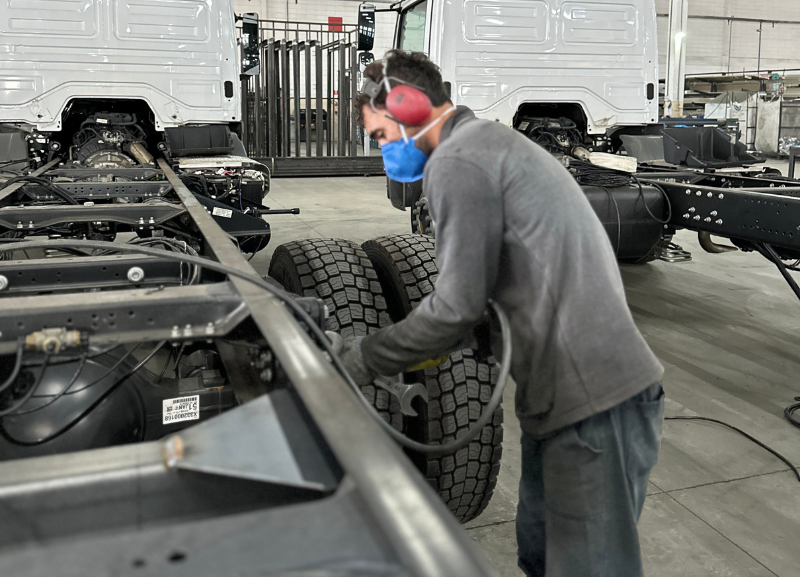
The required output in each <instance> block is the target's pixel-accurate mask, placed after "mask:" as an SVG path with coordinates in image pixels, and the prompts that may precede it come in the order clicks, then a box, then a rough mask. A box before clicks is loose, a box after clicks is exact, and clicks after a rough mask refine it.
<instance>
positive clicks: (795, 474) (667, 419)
mask: <svg viewBox="0 0 800 577" xmlns="http://www.w3.org/2000/svg"><path fill="white" fill-rule="evenodd" d="M796 399H797V400H800V397H796ZM797 406H798V407H800V404H798V405H797ZM664 420H665V421H707V422H709V423H716V424H717V425H722V426H723V427H727V428H729V429H731V430H733V431H736V432H737V433H739V434H740V435H743V436H745V437H747V438H748V439H750V440H751V441H753V442H754V443H755V444H756V445H758V446H759V447H763V448H764V449H766V450H767V451H769V452H770V453H772V454H773V455H775V456H776V457H778V458H779V459H780V460H781V461H783V462H784V463H786V465H788V467H789V468H790V469H791V470H792V472H793V473H794V476H795V477H797V480H798V481H800V471H798V470H797V467H795V466H794V465H793V464H792V462H791V461H790V460H789V459H787V458H786V457H784V456H783V455H781V454H780V453H779V452H778V451H776V450H775V449H773V448H772V447H770V446H768V445H766V444H764V443H762V442H761V441H759V440H758V439H756V438H755V437H753V436H752V435H750V434H749V433H745V432H744V431H743V430H741V429H740V428H738V427H734V426H733V425H729V424H728V423H726V422H724V421H720V420H718V419H711V418H709V417H664ZM799 426H800V425H799Z"/></svg>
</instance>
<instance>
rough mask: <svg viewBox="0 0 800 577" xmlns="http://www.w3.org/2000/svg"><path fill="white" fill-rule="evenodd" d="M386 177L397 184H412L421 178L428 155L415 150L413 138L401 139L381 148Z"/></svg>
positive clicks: (417, 149)
mask: <svg viewBox="0 0 800 577" xmlns="http://www.w3.org/2000/svg"><path fill="white" fill-rule="evenodd" d="M381 153H383V167H384V168H385V169H386V176H388V177H389V178H391V179H392V180H394V181H397V182H414V181H416V180H419V179H420V178H422V174H423V172H424V171H425V163H426V162H428V155H427V154H425V153H424V152H422V151H421V150H420V149H419V148H417V146H416V143H415V140H414V139H413V138H405V139H403V138H401V139H400V140H395V141H394V142H387V143H386V144H384V145H383V146H381Z"/></svg>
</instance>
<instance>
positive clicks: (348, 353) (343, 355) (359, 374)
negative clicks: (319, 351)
mask: <svg viewBox="0 0 800 577" xmlns="http://www.w3.org/2000/svg"><path fill="white" fill-rule="evenodd" d="M363 338H364V337H346V338H345V339H344V344H343V345H342V350H341V352H340V353H339V358H340V359H341V360H342V364H344V368H345V369H347V372H348V373H349V374H350V376H351V377H352V378H353V380H354V381H355V383H356V384H357V385H358V386H359V387H363V386H364V385H369V384H371V383H372V381H374V380H375V377H377V376H378V375H376V374H375V373H373V372H372V371H370V370H369V368H368V367H367V365H366V363H364V357H363V356H362V354H361V339H363Z"/></svg>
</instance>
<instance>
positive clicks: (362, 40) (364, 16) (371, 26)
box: [357, 4, 375, 51]
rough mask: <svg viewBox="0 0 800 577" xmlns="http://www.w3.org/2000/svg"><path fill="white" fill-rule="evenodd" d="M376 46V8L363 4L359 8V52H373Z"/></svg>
mask: <svg viewBox="0 0 800 577" xmlns="http://www.w3.org/2000/svg"><path fill="white" fill-rule="evenodd" d="M374 44H375V6H373V5H372V4H361V5H360V6H359V7H358V47H357V50H366V51H370V50H372V46H373V45H374Z"/></svg>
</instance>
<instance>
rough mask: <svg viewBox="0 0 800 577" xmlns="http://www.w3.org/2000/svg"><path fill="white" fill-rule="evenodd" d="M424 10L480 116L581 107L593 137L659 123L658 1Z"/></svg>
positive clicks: (433, 53)
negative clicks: (528, 107) (547, 106)
mask: <svg viewBox="0 0 800 577" xmlns="http://www.w3.org/2000/svg"><path fill="white" fill-rule="evenodd" d="M414 5H416V10H417V11H418V12H422V9H423V7H422V6H421V5H420V4H419V3H418V0H408V1H407V2H405V3H404V5H403V7H404V8H405V7H409V6H414ZM426 12H427V17H426V19H425V20H426V21H425V37H424V38H425V40H424V50H425V51H426V52H427V53H428V55H429V56H430V58H431V59H432V60H433V61H434V62H436V63H437V64H438V65H439V66H440V67H441V69H442V76H443V78H444V80H445V81H449V82H451V85H452V97H453V101H454V102H455V103H456V104H464V105H466V106H469V107H470V108H472V109H473V110H474V111H475V113H476V114H477V115H478V116H479V117H482V118H487V119H491V120H499V121H500V122H503V123H504V124H509V125H510V124H511V121H512V118H513V117H514V114H515V113H516V111H517V110H518V108H519V107H520V105H522V104H523V103H526V102H532V103H575V104H579V105H580V106H581V107H582V108H583V111H584V113H585V114H586V116H587V120H588V132H589V134H602V133H605V132H606V131H607V130H608V129H609V128H611V127H614V126H631V125H645V124H650V123H654V122H656V121H657V119H658V90H657V89H658V52H657V50H658V47H657V37H656V8H655V2H654V0H427V10H426ZM400 18H401V20H400V21H399V26H398V43H399V45H398V47H400V48H404V46H403V33H402V28H403V21H402V18H403V16H402V15H401V17H400ZM420 18H421V16H420V17H418V18H417V20H418V21H419V19H420ZM418 25H421V24H418ZM408 36H409V37H410V38H412V40H411V41H410V43H413V42H414V40H413V38H414V34H411V33H409V34H408ZM417 36H418V33H417ZM648 84H652V88H651V93H650V94H651V95H652V96H653V97H652V98H648V88H647V86H648Z"/></svg>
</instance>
